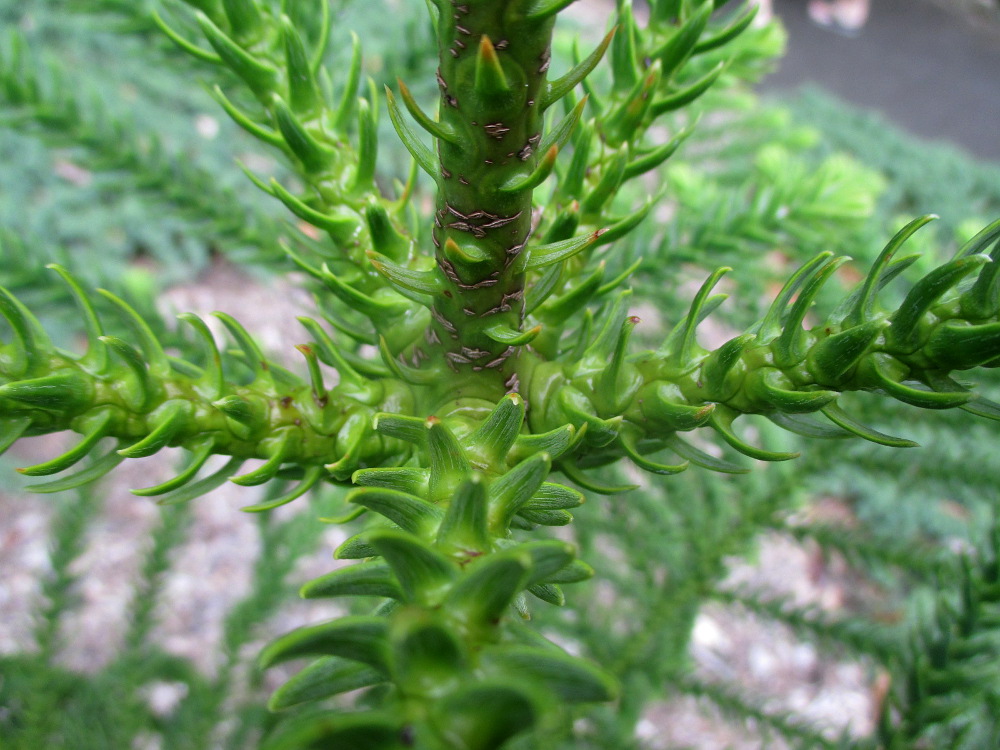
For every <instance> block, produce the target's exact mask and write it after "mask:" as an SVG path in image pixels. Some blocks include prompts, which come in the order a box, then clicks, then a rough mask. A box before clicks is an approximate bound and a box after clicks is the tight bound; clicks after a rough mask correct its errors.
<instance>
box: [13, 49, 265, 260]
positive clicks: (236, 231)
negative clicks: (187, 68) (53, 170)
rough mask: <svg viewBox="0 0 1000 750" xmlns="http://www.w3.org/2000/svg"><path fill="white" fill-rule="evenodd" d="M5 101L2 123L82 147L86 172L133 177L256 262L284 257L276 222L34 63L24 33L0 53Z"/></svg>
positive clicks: (139, 187) (198, 229) (62, 76)
mask: <svg viewBox="0 0 1000 750" xmlns="http://www.w3.org/2000/svg"><path fill="white" fill-rule="evenodd" d="M0 102H2V103H3V104H4V106H5V109H6V110H7V111H6V112H5V113H4V115H3V116H2V118H0V121H2V122H3V123H4V124H6V125H8V126H9V127H13V128H17V129H19V130H24V131H26V132H28V133H32V134H36V135H37V136H38V137H39V138H41V139H42V140H43V141H45V142H46V143H48V144H50V145H53V146H57V147H67V146H68V147H71V148H74V149H79V150H80V152H81V154H82V156H83V164H84V165H85V166H86V167H87V168H88V169H91V170H94V171H97V172H114V173H115V174H116V175H117V176H120V177H125V176H127V177H128V180H129V186H130V187H131V189H132V190H133V191H134V192H136V193H138V194H140V195H144V196H145V198H146V199H147V200H149V201H150V202H154V203H155V204H156V205H157V207H158V208H162V207H164V206H173V207H174V209H175V210H176V211H177V213H178V214H179V215H180V216H182V217H183V218H185V219H187V220H188V221H189V222H190V227H191V230H192V231H193V232H195V233H198V234H200V235H202V236H204V237H205V238H206V239H210V240H211V241H212V242H213V243H219V244H221V245H222V246H227V245H228V246H229V247H231V248H232V249H235V250H240V249H244V248H251V249H252V250H253V251H254V255H256V256H258V257H263V258H269V259H277V258H280V257H281V255H282V254H281V251H280V249H279V247H278V238H279V237H281V236H282V235H283V234H284V233H285V232H284V231H283V230H282V228H281V227H280V225H279V223H278V222H276V221H273V220H270V219H268V217H266V216H264V215H261V214H259V213H254V212H251V211H248V210H247V208H246V206H244V205H243V204H241V203H240V202H239V200H238V199H237V197H236V195H235V194H234V193H233V192H232V191H231V190H226V189H224V188H222V187H221V186H220V185H219V183H218V180H217V178H216V177H215V175H213V174H211V173H210V172H208V171H207V170H205V169H203V168H200V167H198V166H196V165H194V164H192V163H191V162H190V161H189V160H188V159H187V158H186V157H185V156H183V155H181V154H177V153H170V152H168V151H166V149H165V147H164V146H163V145H162V143H161V142H160V141H159V140H158V139H156V137H155V136H152V137H150V136H149V135H148V134H146V133H138V132H136V130H135V125H134V123H132V122H130V121H129V120H127V119H122V118H115V117H113V116H112V115H110V114H109V113H108V112H107V111H106V110H105V108H104V107H103V106H102V105H101V104H100V101H99V99H97V98H96V97H91V98H89V99H86V98H85V97H84V96H82V95H81V94H80V92H78V91H75V90H73V89H71V88H70V84H69V82H68V79H67V76H66V73H65V71H64V70H63V69H62V68H61V67H59V65H58V64H57V63H55V62H52V61H50V62H48V63H46V65H45V66H44V67H42V66H39V65H38V64H36V63H35V62H34V61H33V60H32V59H31V56H30V55H29V54H28V52H27V50H26V42H25V40H24V38H23V37H22V36H21V35H19V34H12V35H11V36H10V38H9V44H8V46H7V52H6V54H4V55H0ZM119 187H122V186H119Z"/></svg>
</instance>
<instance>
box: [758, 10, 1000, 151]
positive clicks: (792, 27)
mask: <svg viewBox="0 0 1000 750" xmlns="http://www.w3.org/2000/svg"><path fill="white" fill-rule="evenodd" d="M871 2H872V8H871V16H870V18H869V20H868V24H867V25H866V26H865V28H864V29H862V31H861V33H860V34H859V35H858V36H857V37H856V38H848V37H846V36H842V35H840V34H836V33H833V32H831V31H828V30H825V29H822V28H820V27H819V26H817V25H815V24H814V23H812V21H811V20H810V19H809V17H808V15H807V14H806V4H807V0H774V10H775V12H776V13H777V15H778V16H779V17H780V18H781V20H782V21H783V22H784V24H785V26H786V28H787V29H788V36H789V39H788V54H787V56H786V57H785V59H784V60H783V61H782V63H781V67H780V68H779V70H778V71H777V72H776V73H774V74H773V75H771V76H769V77H768V78H767V79H766V80H765V82H764V90H765V91H768V90H771V91H788V90H793V91H794V90H795V89H797V88H799V87H801V86H803V85H815V86H820V87H822V88H823V89H825V90H827V91H828V92H830V93H832V94H834V95H836V96H837V97H839V98H841V99H844V100H845V101H847V102H849V103H851V104H854V105H856V106H860V107H865V108H869V109H875V110H878V111H879V112H881V113H883V114H884V115H885V116H886V117H887V118H888V119H889V120H891V121H892V122H893V123H895V124H896V125H898V126H899V127H900V128H902V129H903V130H906V131H908V132H910V133H912V134H914V135H917V136H919V137H921V138H927V139H931V140H935V141H949V142H951V143H953V144H955V145H957V146H959V147H960V148H962V149H964V150H965V151H967V152H969V153H970V154H972V155H973V156H975V157H978V158H981V159H989V160H991V161H1000V23H998V24H996V25H995V26H991V25H990V24H989V23H988V22H986V21H984V20H979V21H978V22H974V21H972V20H971V19H969V18H968V17H966V16H963V15H960V14H958V13H955V12H948V11H945V10H942V9H941V8H940V7H939V6H937V5H934V4H933V3H931V2H929V1H928V0H871Z"/></svg>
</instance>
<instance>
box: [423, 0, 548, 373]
mask: <svg viewBox="0 0 1000 750" xmlns="http://www.w3.org/2000/svg"><path fill="white" fill-rule="evenodd" d="M438 4H439V8H440V14H439V19H438V46H439V56H440V67H439V69H438V84H439V85H440V89H441V106H440V115H439V119H440V122H441V123H442V125H443V126H444V128H445V129H446V131H447V132H449V133H450V137H448V138H441V139H439V140H438V156H439V159H440V169H441V174H440V180H439V182H438V198H437V205H436V213H435V220H434V228H433V240H434V245H435V249H436V250H435V255H436V260H437V263H438V265H439V267H440V268H441V270H442V272H443V273H444V276H445V277H446V280H447V282H446V283H447V288H446V289H445V291H444V292H443V293H442V294H441V295H438V296H437V297H436V299H435V305H434V309H433V313H434V332H435V335H437V336H439V337H440V340H441V344H442V347H443V349H444V356H445V357H446V358H447V361H448V364H449V365H450V366H451V367H452V368H453V369H456V370H465V371H470V370H471V371H473V372H478V373H482V374H484V375H487V374H489V373H495V374H496V376H497V378H496V379H497V381H498V383H499V382H502V383H503V387H504V389H505V390H508V391H510V390H516V389H517V387H518V385H517V377H516V374H514V367H513V365H514V360H516V356H517V353H518V349H519V347H516V346H511V345H509V344H506V343H500V342H498V341H496V340H495V339H494V338H491V337H490V336H488V335H487V334H486V333H485V329H487V328H490V327H492V326H496V325H498V324H502V325H504V326H506V327H507V328H509V329H512V330H520V328H521V325H522V323H523V320H524V292H525V274H524V272H523V271H520V270H518V268H517V265H518V264H517V263H516V261H517V258H518V256H519V255H520V254H521V253H522V252H523V250H524V248H525V245H526V243H527V241H528V237H529V235H530V234H531V229H532V212H531V193H532V191H531V189H530V188H524V189H519V190H510V189H509V187H508V189H507V190H505V189H503V186H504V185H505V184H507V185H508V186H509V185H510V183H511V181H512V180H516V178H518V177H520V176H525V175H527V174H529V173H530V172H531V170H532V169H534V167H535V165H536V163H537V161H538V159H539V157H540V154H539V153H538V145H539V143H540V141H541V138H542V107H543V101H542V94H543V92H544V85H545V74H546V71H547V70H548V65H549V50H550V44H551V39H552V27H553V23H554V20H553V18H552V17H549V18H545V19H541V20H532V19H530V18H526V17H525V7H526V6H529V5H530V3H526V2H525V1H524V0H439V3H438ZM486 379H489V378H486Z"/></svg>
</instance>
